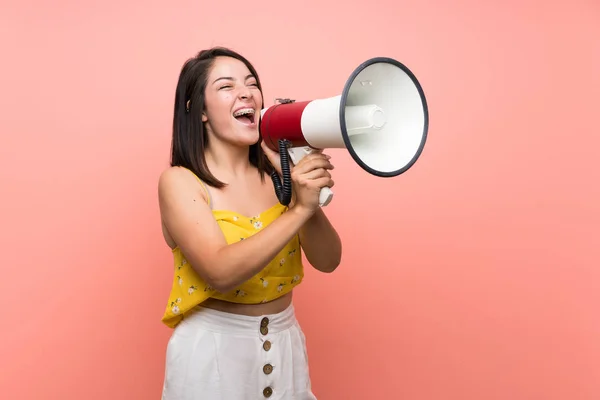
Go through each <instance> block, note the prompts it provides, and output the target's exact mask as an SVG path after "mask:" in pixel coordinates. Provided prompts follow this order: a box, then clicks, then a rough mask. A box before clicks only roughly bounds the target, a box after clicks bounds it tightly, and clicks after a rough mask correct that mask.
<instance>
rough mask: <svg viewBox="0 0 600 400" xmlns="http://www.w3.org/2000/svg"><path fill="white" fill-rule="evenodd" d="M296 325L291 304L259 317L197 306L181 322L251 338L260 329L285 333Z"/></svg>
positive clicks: (258, 332)
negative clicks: (280, 310)
mask: <svg viewBox="0 0 600 400" xmlns="http://www.w3.org/2000/svg"><path fill="white" fill-rule="evenodd" d="M296 323H297V320H296V314H295V310H294V306H293V304H290V305H289V306H288V307H287V308H286V309H285V310H283V311H282V312H280V313H276V314H266V315H261V316H249V315H240V314H233V313H228V312H224V311H219V310H214V309H212V308H206V307H203V306H202V305H199V306H196V307H194V308H193V309H192V310H190V311H189V312H188V314H186V316H185V317H184V319H183V321H182V325H184V324H185V325H188V326H190V327H193V326H197V327H198V328H203V329H208V330H211V331H213V332H219V333H230V334H231V333H235V334H241V335H253V336H254V335H257V334H260V332H261V329H263V330H264V329H265V328H266V329H267V330H268V333H277V332H281V331H285V330H286V329H289V328H291V327H292V326H294V325H295V324H296Z"/></svg>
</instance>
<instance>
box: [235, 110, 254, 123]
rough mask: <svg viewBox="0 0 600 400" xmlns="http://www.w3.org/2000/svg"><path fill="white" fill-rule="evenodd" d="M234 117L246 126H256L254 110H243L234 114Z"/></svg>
mask: <svg viewBox="0 0 600 400" xmlns="http://www.w3.org/2000/svg"><path fill="white" fill-rule="evenodd" d="M233 117H234V118H235V119H237V120H238V121H239V122H241V123H242V124H244V125H247V126H251V125H254V109H253V108H242V109H240V110H237V111H236V112H234V113H233Z"/></svg>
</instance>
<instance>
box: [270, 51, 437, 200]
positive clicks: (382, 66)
mask: <svg viewBox="0 0 600 400" xmlns="http://www.w3.org/2000/svg"><path fill="white" fill-rule="evenodd" d="M428 128H429V111H428V107H427V102H426V100H425V94H424V92H423V89H422V87H421V85H420V84H419V81H418V80H417V78H416V77H415V75H414V74H413V73H412V72H411V71H410V70H409V69H408V68H407V67H406V66H405V65H403V64H402V63H400V62H399V61H397V60H394V59H392V58H388V57H376V58H371V59H369V60H367V61H365V62H363V63H362V64H360V65H359V66H358V67H357V68H356V69H355V70H354V71H353V72H352V74H351V75H350V77H349V78H348V80H347V81H346V84H345V85H344V89H343V91H342V94H341V95H338V96H334V97H329V98H324V99H316V100H309V101H301V102H297V101H295V100H291V99H278V102H277V103H276V104H274V105H272V106H269V107H267V108H264V109H263V110H261V120H260V124H259V130H260V134H261V137H262V139H263V141H264V142H265V144H266V145H267V146H268V147H269V148H271V149H272V150H275V151H279V154H280V157H281V166H282V173H283V182H282V181H281V179H280V178H279V175H278V174H277V173H276V172H274V173H273V174H272V175H271V178H272V180H273V183H274V185H275V192H276V194H277V196H278V198H279V201H280V202H281V203H282V204H284V205H288V204H289V203H290V201H291V195H292V183H291V178H290V164H289V158H291V159H292V162H294V164H297V163H298V162H299V161H300V160H301V159H302V158H303V157H305V156H306V155H308V154H310V153H311V152H313V151H315V150H322V149H325V148H345V149H347V150H348V152H349V153H350V155H351V156H352V158H353V159H354V161H355V162H356V163H357V164H358V165H359V166H360V167H362V169H363V170H365V171H367V172H368V173H370V174H372V175H375V176H378V177H384V178H389V177H395V176H398V175H400V174H402V173H404V172H406V171H407V170H408V169H409V168H411V167H412V166H413V165H414V164H415V162H416V161H417V159H418V158H419V157H420V155H421V152H422V151H423V147H424V146H425V141H426V138H427V131H428ZM288 157H289V158H288ZM332 198H333V191H332V190H331V189H330V188H328V187H325V188H323V189H321V193H320V196H319V204H320V206H322V207H323V206H326V205H328V204H329V203H330V202H331V200H332Z"/></svg>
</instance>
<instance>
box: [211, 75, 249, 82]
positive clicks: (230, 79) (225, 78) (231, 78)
mask: <svg viewBox="0 0 600 400" xmlns="http://www.w3.org/2000/svg"><path fill="white" fill-rule="evenodd" d="M250 78H254V75H252V74H250V75H247V76H246V78H245V79H244V80H248V79H250ZM222 80H229V81H233V80H235V79H234V78H233V77H231V76H222V77H220V78H217V79H215V80H214V81H213V84H215V83H217V82H218V81H222Z"/></svg>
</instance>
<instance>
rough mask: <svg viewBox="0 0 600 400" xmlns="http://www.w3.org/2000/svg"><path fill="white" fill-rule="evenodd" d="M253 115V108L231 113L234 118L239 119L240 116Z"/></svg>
mask: <svg viewBox="0 0 600 400" xmlns="http://www.w3.org/2000/svg"><path fill="white" fill-rule="evenodd" d="M253 114H254V109H253V108H244V109H242V110H239V111H236V112H235V113H233V116H234V117H239V116H240V115H253Z"/></svg>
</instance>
